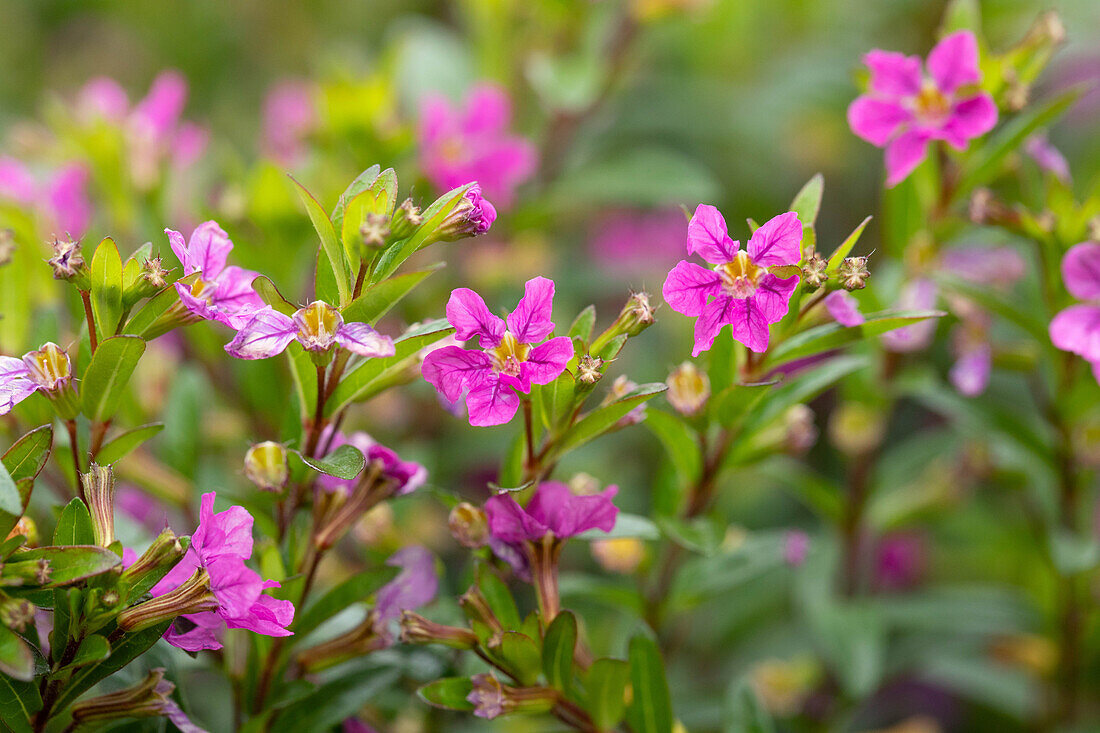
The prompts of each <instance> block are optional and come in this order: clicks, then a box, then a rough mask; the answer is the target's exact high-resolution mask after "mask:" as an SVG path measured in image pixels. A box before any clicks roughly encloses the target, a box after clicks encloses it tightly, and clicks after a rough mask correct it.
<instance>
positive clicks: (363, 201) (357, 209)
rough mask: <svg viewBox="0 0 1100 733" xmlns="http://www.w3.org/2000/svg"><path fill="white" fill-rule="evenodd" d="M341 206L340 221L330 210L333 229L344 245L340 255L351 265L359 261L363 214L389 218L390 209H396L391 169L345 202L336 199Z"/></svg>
mask: <svg viewBox="0 0 1100 733" xmlns="http://www.w3.org/2000/svg"><path fill="white" fill-rule="evenodd" d="M340 201H341V202H343V203H345V208H344V210H343V213H342V218H341V219H339V220H338V219H337V216H336V210H335V209H333V216H332V223H333V226H334V227H335V228H336V229H338V230H340V233H341V239H342V240H343V243H344V251H345V252H347V254H348V259H349V260H350V261H352V262H357V261H358V260H359V242H360V240H361V235H360V233H359V230H360V228H361V227H362V226H363V222H364V221H365V220H366V218H367V214H380V215H382V216H387V217H388V216H392V215H393V209H394V206H396V205H397V174H396V173H394V171H393V168H387V169H386V170H385V171H383V172H382V173H380V174H379V175H378V176H377V177H376V178H375V179H374V180H373V181H372V182H371V184H370V186H369V187H367V188H366V189H365V190H363V191H361V192H359V193H357V194H355V195H354V196H352V197H351V198H349V199H344V198H343V197H341V198H340Z"/></svg>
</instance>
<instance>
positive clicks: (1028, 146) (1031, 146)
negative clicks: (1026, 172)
mask: <svg viewBox="0 0 1100 733" xmlns="http://www.w3.org/2000/svg"><path fill="white" fill-rule="evenodd" d="M1024 152H1026V153H1027V154H1028V156H1029V157H1030V158H1031V159H1032V160H1034V161H1035V164H1036V165H1038V166H1039V168H1040V169H1042V170H1043V171H1045V172H1046V173H1050V174H1052V175H1053V176H1054V177H1055V178H1057V179H1058V180H1060V181H1062V182H1063V183H1069V182H1070V180H1071V177H1070V173H1069V162H1068V161H1066V156H1064V155H1062V151H1060V150H1058V148H1056V147H1054V146H1053V145H1051V144H1050V140H1049V139H1048V138H1047V135H1046V133H1045V132H1037V133H1035V134H1034V135H1032V136H1031V137H1029V138H1028V139H1027V140H1025V141H1024Z"/></svg>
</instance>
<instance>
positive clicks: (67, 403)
mask: <svg viewBox="0 0 1100 733" xmlns="http://www.w3.org/2000/svg"><path fill="white" fill-rule="evenodd" d="M23 365H24V366H25V367H26V368H27V373H28V374H27V376H28V377H29V378H30V380H31V381H32V382H34V383H35V385H37V386H38V388H39V389H40V390H41V392H42V394H44V395H45V396H46V397H47V398H49V400H50V401H51V402H52V403H53V406H54V410H55V411H56V412H57V414H58V416H59V417H60V418H61V419H62V420H71V419H73V418H74V417H76V415H77V413H79V412H80V404H79V399H78V398H77V394H76V389H75V388H74V387H73V383H72V382H73V373H72V364H71V363H70V362H69V355H68V354H66V353H65V352H64V351H63V350H62V349H61V347H60V346H58V345H57V344H55V343H51V342H47V343H45V344H43V345H42V348H40V349H38V351H31V352H29V353H27V354H24V355H23Z"/></svg>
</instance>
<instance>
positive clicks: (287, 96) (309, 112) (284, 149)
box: [261, 80, 317, 166]
mask: <svg viewBox="0 0 1100 733" xmlns="http://www.w3.org/2000/svg"><path fill="white" fill-rule="evenodd" d="M313 95H314V89H313V86H312V85H311V84H309V83H308V82H304V81H296V80H286V81H281V82H279V83H278V84H276V85H275V86H274V87H273V88H272V89H271V91H270V92H268V94H267V98H266V99H264V114H263V132H262V133H261V134H262V143H261V144H262V146H263V151H264V153H265V154H267V155H269V156H271V157H272V158H274V159H275V160H276V161H278V162H279V163H280V164H282V165H286V166H288V165H293V164H294V163H296V162H297V161H299V160H300V159H301V158H302V157H303V156H304V155H305V153H306V145H305V139H306V138H307V137H308V136H309V134H310V133H311V132H313V130H314V128H315V127H316V125H317V110H316V108H315V106H314V102H313Z"/></svg>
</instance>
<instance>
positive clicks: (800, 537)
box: [783, 529, 810, 568]
mask: <svg viewBox="0 0 1100 733" xmlns="http://www.w3.org/2000/svg"><path fill="white" fill-rule="evenodd" d="M809 552H810V536H809V535H808V534H806V533H805V532H803V531H802V530H800V529H792V530H790V531H789V532H787V533H786V534H784V535H783V562H785V563H787V565H789V566H791V567H792V568H797V567H798V566H800V565H801V564H802V563H804V562H805V561H806V555H807V554H809Z"/></svg>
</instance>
